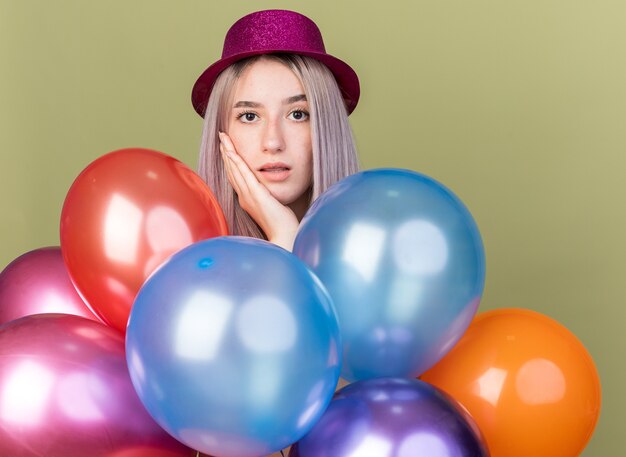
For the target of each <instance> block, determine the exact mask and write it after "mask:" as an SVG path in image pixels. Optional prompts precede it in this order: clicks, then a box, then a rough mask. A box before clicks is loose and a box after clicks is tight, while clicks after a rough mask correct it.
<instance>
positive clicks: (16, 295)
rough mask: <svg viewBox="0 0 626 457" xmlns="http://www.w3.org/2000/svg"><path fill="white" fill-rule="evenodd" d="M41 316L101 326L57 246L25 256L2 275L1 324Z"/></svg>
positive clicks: (13, 263)
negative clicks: (79, 319) (62, 316)
mask: <svg viewBox="0 0 626 457" xmlns="http://www.w3.org/2000/svg"><path fill="white" fill-rule="evenodd" d="M42 313H64V314H74V315H76V316H82V317H86V318H87V319H92V320H94V321H96V322H100V319H98V318H97V317H96V315H95V314H94V313H93V312H91V310H90V309H89V307H88V306H87V305H86V304H85V302H84V301H83V299H82V298H81V297H80V295H78V292H76V289H75V288H74V285H73V284H72V281H71V280H70V276H69V274H68V272H67V269H66V268H65V263H64V262H63V256H62V255H61V248H60V247H58V246H54V247H47V248H41V249H35V250H33V251H30V252H27V253H25V254H22V255H21V256H19V257H18V258H17V259H15V260H14V261H13V262H11V263H10V264H9V265H7V267H6V268H5V269H4V270H3V271H2V272H1V273H0V324H4V323H7V322H10V321H12V320H14V319H18V318H20V317H24V316H30V315H31V314H42Z"/></svg>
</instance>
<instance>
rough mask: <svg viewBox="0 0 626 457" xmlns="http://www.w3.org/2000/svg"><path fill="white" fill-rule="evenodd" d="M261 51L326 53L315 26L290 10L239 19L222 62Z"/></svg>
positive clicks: (225, 47) (231, 29)
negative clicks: (242, 54)
mask: <svg viewBox="0 0 626 457" xmlns="http://www.w3.org/2000/svg"><path fill="white" fill-rule="evenodd" d="M259 50H268V51H273V52H276V51H277V50H280V51H286V52H290V51H291V52H296V53H297V52H315V53H325V52H326V49H325V47H324V41H323V40H322V34H321V32H320V30H319V28H318V27H317V25H315V22H313V21H312V20H311V19H309V18H308V17H306V16H304V15H302V14H299V13H296V12H295V11H288V10H265V11H258V12H255V13H251V14H248V15H247V16H244V17H242V18H241V19H239V20H238V21H237V22H235V23H234V24H233V25H232V27H231V28H230V29H229V30H228V33H227V34H226V37H225V39H224V48H223V50H222V58H226V57H230V56H233V55H237V54H241V53H246V52H258V51H259Z"/></svg>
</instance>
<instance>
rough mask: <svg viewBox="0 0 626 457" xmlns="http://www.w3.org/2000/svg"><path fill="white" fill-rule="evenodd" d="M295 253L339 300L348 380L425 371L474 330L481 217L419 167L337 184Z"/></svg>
mask: <svg viewBox="0 0 626 457" xmlns="http://www.w3.org/2000/svg"><path fill="white" fill-rule="evenodd" d="M294 254H296V255H297V256H298V257H300V258H301V259H302V260H304V262H305V263H306V264H307V265H309V267H310V268H311V269H312V270H313V272H314V273H315V274H317V276H318V277H319V278H320V279H321V281H322V283H324V285H325V286H326V288H327V290H328V292H329V293H330V295H331V297H332V299H333V302H334V304H335V309H336V310H337V314H338V316H339V327H340V329H341V336H342V340H343V371H342V377H344V378H346V379H348V380H356V379H368V378H375V377H385V376H389V377H405V376H419V375H420V374H422V373H423V372H424V371H426V370H427V369H428V368H430V367H431V366H432V365H434V364H435V363H436V362H437V361H438V360H439V359H441V358H442V357H443V356H444V355H445V354H446V353H447V352H448V351H449V350H450V349H451V348H452V346H454V344H455V343H456V342H457V341H458V340H459V338H460V337H461V336H462V334H463V333H464V332H465V330H466V329H467V327H468V326H469V324H470V322H471V320H472V318H473V316H474V315H475V314H476V311H477V309H478V305H479V303H480V298H481V295H482V291H483V287H484V282H485V258H484V250H483V244H482V241H481V238H480V233H479V231H478V228H477V226H476V223H475V222H474V219H473V218H472V215H471V214H470V213H469V211H468V210H467V208H466V207H465V205H464V204H463V203H462V202H461V201H460V200H459V199H458V198H457V197H456V196H455V195H454V194H453V193H452V192H451V191H450V190H448V189H447V188H445V187H444V186H443V185H441V184H440V183H438V182H437V181H435V180H433V179H432V178H430V177H428V176H425V175H422V174H419V173H416V172H413V171H410V170H402V169H376V170H371V171H364V172H360V173H357V174H354V175H352V176H349V177H347V178H345V179H343V180H341V181H339V182H338V183H336V184H335V185H333V186H331V187H330V188H329V189H328V190H327V191H326V192H325V193H324V194H322V195H321V196H320V197H319V198H318V199H317V200H316V201H315V202H314V203H313V205H312V206H311V208H310V209H309V211H308V212H307V214H306V215H305V217H304V219H303V221H302V223H301V225H300V229H299V231H298V234H297V236H296V240H295V243H294Z"/></svg>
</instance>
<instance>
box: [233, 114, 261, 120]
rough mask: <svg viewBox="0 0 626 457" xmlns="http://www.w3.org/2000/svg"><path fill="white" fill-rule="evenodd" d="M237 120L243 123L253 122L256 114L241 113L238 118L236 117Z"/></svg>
mask: <svg viewBox="0 0 626 457" xmlns="http://www.w3.org/2000/svg"><path fill="white" fill-rule="evenodd" d="M237 117H238V118H239V120H241V121H243V122H254V121H255V120H256V119H257V117H258V116H257V115H256V113H248V112H246V113H241V114H240V115H239V116H237Z"/></svg>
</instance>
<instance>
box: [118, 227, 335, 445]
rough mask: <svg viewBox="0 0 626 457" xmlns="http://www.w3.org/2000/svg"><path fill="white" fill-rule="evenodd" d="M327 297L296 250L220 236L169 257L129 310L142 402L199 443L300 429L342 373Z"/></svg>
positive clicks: (279, 440)
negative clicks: (292, 252)
mask: <svg viewBox="0 0 626 457" xmlns="http://www.w3.org/2000/svg"><path fill="white" fill-rule="evenodd" d="M340 350H341V341H340V339H339V329H338V325H337V318H336V315H335V312H334V309H333V306H332V303H331V301H330V298H329V296H328V294H327V292H326V291H325V289H324V287H323V286H322V284H321V283H320V282H319V280H318V279H317V278H316V277H315V275H313V274H312V273H311V272H310V270H309V269H308V268H307V267H306V265H305V264H304V263H303V262H301V261H300V260H299V259H298V258H297V257H296V256H294V255H293V254H291V253H290V252H287V251H285V250H284V249H281V248H279V247H277V246H274V245H272V244H270V243H268V242H265V241H261V240H255V239H251V238H242V237H222V238H214V239H211V240H207V241H203V242H200V243H196V244H193V245H191V246H189V247H187V248H185V249H183V250H182V251H180V252H178V253H177V254H175V255H174V256H172V257H171V258H170V259H169V260H168V261H167V262H165V263H164V264H163V265H162V266H161V267H160V268H159V269H158V270H157V271H156V272H155V273H154V274H153V275H152V276H151V277H150V278H149V279H148V281H147V282H146V283H145V284H144V286H143V287H142V288H141V290H140V291H139V294H138V295H137V298H136V300H135V303H134V305H133V308H132V310H131V314H130V319H129V323H128V330H127V334H126V351H127V361H128V367H129V371H130V374H131V379H132V381H133V384H134V386H135V389H136V390H137V393H138V394H139V397H140V399H141V400H142V402H143V404H144V405H145V407H146V409H147V410H148V412H150V414H151V415H152V416H153V417H154V419H155V420H156V421H157V422H158V423H159V424H160V425H161V426H162V427H163V428H164V429H165V430H167V431H168V432H169V433H170V434H171V435H173V436H174V437H175V438H177V439H178V440H179V441H181V442H183V443H186V444H187V445H188V446H190V447H192V448H194V449H198V450H200V451H202V452H204V453H206V454H210V455H219V456H220V457H229V456H237V457H242V456H260V455H266V454H270V453H272V452H274V451H277V450H279V449H281V448H284V447H286V446H288V445H289V444H291V443H293V442H295V441H297V440H298V439H299V438H300V437H302V436H303V435H304V434H305V433H306V432H307V431H308V430H310V428H311V427H312V426H313V425H314V424H315V422H316V421H317V420H318V419H319V417H320V416H321V414H322V413H323V411H324V410H325V408H326V406H327V405H328V403H329V402H330V399H331V398H332V395H333V393H334V389H335V386H336V384H337V381H338V379H339V372H340V363H341V360H340V356H339V355H340Z"/></svg>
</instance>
